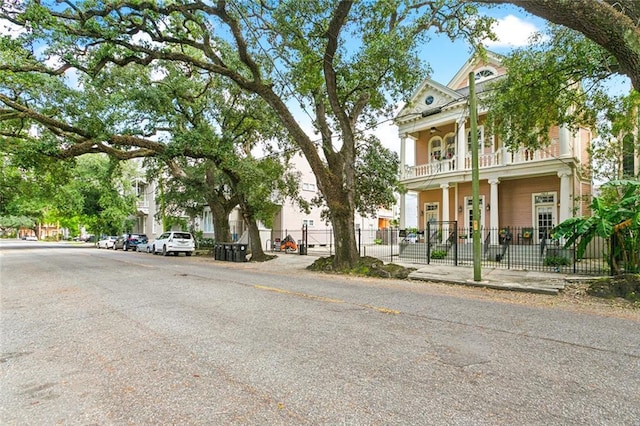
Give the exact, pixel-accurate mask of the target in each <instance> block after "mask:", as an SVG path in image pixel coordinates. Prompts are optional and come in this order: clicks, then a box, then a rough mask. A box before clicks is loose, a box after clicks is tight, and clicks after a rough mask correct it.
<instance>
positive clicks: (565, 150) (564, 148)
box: [559, 125, 571, 157]
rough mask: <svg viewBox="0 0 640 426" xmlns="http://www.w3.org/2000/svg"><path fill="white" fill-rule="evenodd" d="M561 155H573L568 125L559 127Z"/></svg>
mask: <svg viewBox="0 0 640 426" xmlns="http://www.w3.org/2000/svg"><path fill="white" fill-rule="evenodd" d="M559 139H560V140H559V144H560V157H568V156H570V155H571V132H570V131H569V128H568V127H567V126H566V125H562V126H560V129H559Z"/></svg>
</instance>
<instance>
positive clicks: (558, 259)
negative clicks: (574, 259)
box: [544, 256, 571, 266]
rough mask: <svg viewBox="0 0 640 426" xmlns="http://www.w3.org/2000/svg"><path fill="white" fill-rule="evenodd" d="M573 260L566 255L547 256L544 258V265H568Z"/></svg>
mask: <svg viewBox="0 0 640 426" xmlns="http://www.w3.org/2000/svg"><path fill="white" fill-rule="evenodd" d="M570 264H571V262H570V261H569V259H567V258H566V257H564V256H547V257H545V258H544V266H567V265H570Z"/></svg>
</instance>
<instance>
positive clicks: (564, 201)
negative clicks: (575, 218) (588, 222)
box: [556, 170, 573, 225]
mask: <svg viewBox="0 0 640 426" xmlns="http://www.w3.org/2000/svg"><path fill="white" fill-rule="evenodd" d="M558 177H559V178H560V217H559V218H558V223H562V222H564V221H565V220H567V219H569V218H570V217H571V209H572V207H573V206H572V204H571V171H566V170H563V171H560V172H558ZM556 225H557V224H556Z"/></svg>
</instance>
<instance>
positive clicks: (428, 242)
mask: <svg viewBox="0 0 640 426" xmlns="http://www.w3.org/2000/svg"><path fill="white" fill-rule="evenodd" d="M424 240H425V241H426V242H427V265H429V264H430V263H431V222H429V221H427V235H425V237H424Z"/></svg>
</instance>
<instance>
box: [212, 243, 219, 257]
mask: <svg viewBox="0 0 640 426" xmlns="http://www.w3.org/2000/svg"><path fill="white" fill-rule="evenodd" d="M213 258H214V259H215V260H218V243H214V244H213Z"/></svg>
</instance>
